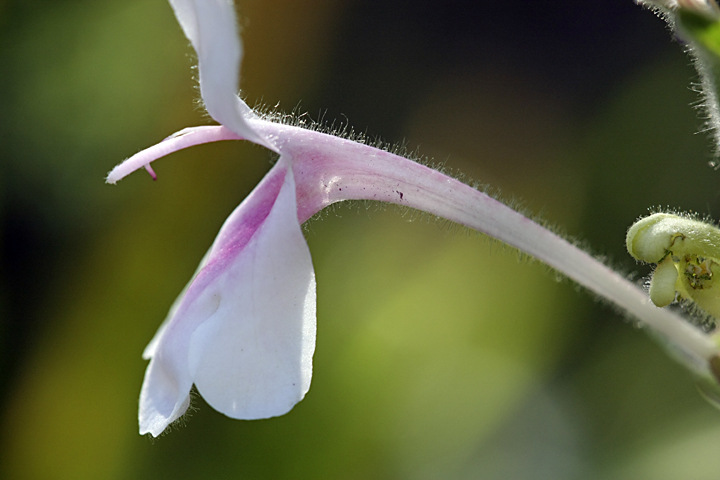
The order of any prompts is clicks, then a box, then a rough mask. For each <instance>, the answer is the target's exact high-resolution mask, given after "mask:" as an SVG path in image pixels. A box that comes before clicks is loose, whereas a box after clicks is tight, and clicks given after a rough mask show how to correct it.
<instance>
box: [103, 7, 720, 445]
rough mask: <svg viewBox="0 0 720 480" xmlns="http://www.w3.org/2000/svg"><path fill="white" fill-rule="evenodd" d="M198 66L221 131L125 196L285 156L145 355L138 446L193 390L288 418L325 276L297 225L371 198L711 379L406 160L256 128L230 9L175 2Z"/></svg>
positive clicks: (628, 297)
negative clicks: (482, 240)
mask: <svg viewBox="0 0 720 480" xmlns="http://www.w3.org/2000/svg"><path fill="white" fill-rule="evenodd" d="M170 3H171V4H172V6H173V9H174V11H175V14H176V16H177V18H178V21H179V22H180V25H181V26H182V28H183V30H184V31H185V34H186V36H187V37H188V38H189V39H190V42H191V43H192V45H193V47H194V48H195V51H196V52H197V56H198V63H199V72H200V91H201V94H202V99H203V101H204V103H205V107H206V109H207V111H208V113H209V114H210V116H212V118H213V119H215V120H216V121H217V122H218V123H220V125H219V126H204V127H193V128H187V129H184V130H182V131H180V132H178V133H176V134H174V135H172V136H170V137H168V138H167V139H165V140H163V141H162V142H160V143H159V144H157V145H155V146H153V147H150V148H148V149H146V150H144V151H142V152H140V153H138V154H136V155H134V156H132V157H131V158H129V159H127V160H126V161H124V162H123V163H121V164H120V165H118V166H117V167H115V168H114V169H113V170H112V171H111V172H110V173H109V174H108V177H107V181H108V182H109V183H113V184H114V183H116V182H117V181H118V180H120V179H122V178H123V177H124V176H126V175H128V174H129V173H131V172H133V171H135V170H137V169H140V168H146V169H148V171H149V172H150V173H151V175H153V176H154V172H153V171H152V168H151V167H150V163H151V162H152V161H154V160H156V159H158V158H160V157H162V156H165V155H168V154H169V153H172V152H174V151H177V150H180V149H183V148H187V147H191V146H194V145H199V144H202V143H208V142H215V141H222V140H249V141H252V142H254V143H257V144H259V145H262V146H265V147H266V148H269V149H270V150H272V151H274V152H276V153H277V154H279V159H278V161H277V163H276V164H275V165H274V166H273V168H272V169H271V170H270V171H269V172H268V174H267V175H266V176H265V178H264V179H263V180H262V181H261V182H260V184H259V185H258V186H257V187H256V188H255V189H254V190H253V192H252V193H251V194H250V195H249V196H248V197H247V198H246V199H245V200H244V201H243V202H242V203H241V204H240V206H239V207H237V209H236V210H235V211H234V212H233V213H232V214H231V215H230V217H229V218H228V219H227V221H226V222H225V224H224V225H223V226H222V228H221V230H220V232H219V234H218V236H217V238H216V240H215V242H214V243H213V245H212V247H211V248H210V251H209V252H208V254H207V255H206V256H205V258H204V259H203V260H202V262H201V263H200V266H199V268H198V271H197V273H196V274H195V276H194V278H193V279H192V281H191V282H190V283H189V285H188V286H187V287H186V289H185V290H184V291H183V292H182V293H181V295H180V297H179V298H178V300H177V301H176V303H175V305H173V307H172V308H171V309H170V312H169V314H168V317H167V319H166V320H165V322H164V323H163V325H162V326H161V327H160V330H159V331H158V333H157V334H156V335H155V337H154V338H153V340H152V341H151V342H150V344H149V345H148V347H147V348H146V350H145V353H144V355H143V356H144V358H146V359H149V360H150V364H149V366H148V368H147V371H146V373H145V379H144V382H143V386H142V391H141V394H140V412H139V422H140V433H150V434H151V435H153V436H157V435H159V434H160V433H162V432H163V431H164V430H165V429H166V428H167V427H168V425H170V424H171V423H172V422H173V421H175V420H176V419H177V418H179V417H180V416H181V415H183V413H185V411H186V410H187V408H188V405H189V402H190V389H191V387H192V385H193V384H195V385H196V386H197V389H198V391H199V392H200V394H201V395H202V396H203V397H204V398H205V400H207V402H208V403H209V404H210V405H211V406H212V407H213V408H215V409H216V410H218V411H220V412H222V413H224V414H225V415H227V416H229V417H232V418H238V419H258V418H267V417H272V416H276V415H282V414H285V413H287V412H288V411H289V410H290V409H291V408H292V407H293V406H294V405H295V404H296V403H297V402H299V401H300V400H302V398H303V397H304V395H305V394H306V393H307V391H308V389H309V387H310V380H311V376H312V356H313V352H314V350H315V330H316V299H315V290H316V289H315V274H314V271H313V266H312V262H311V258H310V252H309V250H308V247H307V244H306V242H305V239H304V237H303V234H302V230H301V224H302V223H303V222H305V221H306V220H308V219H309V218H310V217H312V216H313V215H314V214H315V213H317V212H319V211H320V210H322V209H323V208H325V207H326V206H328V205H330V204H332V203H334V202H338V201H342V200H348V199H369V200H378V201H383V202H390V203H396V204H401V205H405V206H408V207H412V208H416V209H419V210H423V211H426V212H429V213H431V214H434V215H437V216H440V217H443V218H446V219H448V220H451V221H454V222H457V223H459V224H462V225H465V226H467V227H469V228H472V229H475V230H478V231H480V232H483V233H486V234H488V235H490V236H493V237H495V238H497V239H499V240H501V241H503V242H505V243H507V244H509V245H512V246H514V247H516V248H518V249H520V250H522V251H524V252H525V253H527V254H529V255H532V256H534V257H535V258H537V259H538V260H540V261H542V262H544V263H546V264H548V265H549V266H551V267H553V268H555V269H556V270H558V271H560V272H562V273H564V274H565V275H567V276H568V277H570V278H572V279H573V280H575V281H577V282H578V283H579V284H581V285H583V286H584V287H586V288H588V289H589V290H591V291H592V292H594V293H596V294H598V295H600V296H602V297H604V298H606V299H608V300H610V301H612V302H614V303H615V304H617V305H618V306H619V307H620V308H622V309H623V310H625V311H626V312H627V313H628V314H629V315H630V316H632V317H633V318H635V319H637V320H639V321H640V322H642V323H643V324H644V325H646V326H648V327H649V328H650V329H651V330H652V331H653V332H655V333H656V334H657V335H658V336H660V337H662V338H663V339H666V340H667V341H668V342H669V344H671V346H672V350H673V352H676V353H678V354H679V359H680V360H681V361H682V362H683V363H685V364H686V365H687V366H688V368H690V369H691V370H692V371H693V372H695V373H697V374H699V375H703V376H706V377H708V376H711V373H710V368H709V360H710V359H711V358H713V357H715V356H717V355H718V347H717V346H716V345H715V344H714V342H713V341H712V339H711V338H709V337H708V336H707V335H705V334H703V332H701V331H700V330H698V329H696V328H695V327H693V326H692V325H690V324H688V323H687V322H685V321H684V320H683V319H682V318H681V317H679V316H678V315H677V314H675V313H673V312H671V311H668V310H663V309H659V308H656V307H654V306H653V305H652V304H651V303H650V302H649V300H648V298H647V295H646V293H645V292H643V291H642V289H640V288H638V287H637V286H636V285H635V284H633V283H631V282H629V281H627V280H626V279H625V278H624V277H623V276H621V275H618V274H617V273H615V272H614V271H612V270H611V269H609V268H607V267H606V266H605V265H603V264H602V263H601V262H599V261H597V260H595V259H594V258H593V257H592V256H590V255H589V254H587V253H586V252H584V251H582V250H580V249H578V248H577V247H575V246H574V245H572V244H570V243H569V242H567V241H566V240H564V239H562V238H560V237H558V236H557V235H555V234H553V233H552V232H550V231H549V230H547V229H545V228H544V227H542V226H540V225H538V224H537V223H535V222H533V221H531V220H529V219H528V218H526V217H524V216H522V215H521V214H519V213H518V212H516V211H514V210H512V209H511V208H509V207H507V206H506V205H504V204H502V203H500V202H498V201H497V200H495V199H493V198H491V197H489V196H487V195H486V194H484V193H482V192H478V191H477V190H475V189H473V188H471V187H469V186H467V185H465V184H463V183H461V182H459V181H457V180H455V179H453V178H450V177H447V176H445V175H443V174H441V173H440V172H437V171H434V170H432V169H430V168H427V167H425V166H423V165H420V164H417V163H415V162H412V161H410V160H408V159H405V158H402V157H399V156H397V155H393V154H391V153H389V152H386V151H383V150H380V149H377V148H373V147H370V146H367V145H363V144H359V143H355V142H352V141H350V140H347V139H343V138H338V137H334V136H331V135H326V134H323V133H320V132H316V131H311V130H305V129H302V128H299V127H294V126H289V125H283V124H279V123H273V122H271V121H268V120H265V119H262V118H260V117H258V116H257V115H256V114H255V113H254V112H253V111H252V110H251V109H250V108H249V107H248V106H247V105H246V104H245V103H244V102H243V101H242V100H241V99H240V98H239V97H238V96H237V93H236V89H237V85H238V71H239V66H240V60H241V57H242V45H241V44H240V42H239V39H238V36H237V29H236V24H235V13H234V9H233V5H232V3H231V2H230V0H170Z"/></svg>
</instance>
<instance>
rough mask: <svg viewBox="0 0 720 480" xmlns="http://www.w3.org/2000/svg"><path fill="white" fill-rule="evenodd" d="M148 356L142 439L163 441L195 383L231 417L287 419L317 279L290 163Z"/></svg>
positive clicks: (225, 243)
mask: <svg viewBox="0 0 720 480" xmlns="http://www.w3.org/2000/svg"><path fill="white" fill-rule="evenodd" d="M171 315H172V319H171V320H170V321H169V322H166V323H164V324H163V326H162V327H161V329H160V331H159V332H158V334H157V335H156V337H155V338H154V339H153V341H152V342H151V344H150V345H148V349H146V354H147V355H149V356H152V359H151V361H150V365H149V366H148V369H147V372H146V374H145V381H144V383H143V388H142V391H141V395H140V415H139V420H140V432H141V433H151V434H152V435H154V436H157V435H159V434H160V433H161V432H162V431H163V430H164V429H165V428H166V427H167V426H168V425H169V424H170V423H172V422H173V421H175V420H176V419H177V418H178V417H179V416H180V415H182V414H183V413H184V412H185V410H186V409H187V405H188V399H189V392H190V387H191V386H192V383H193V382H194V383H195V384H196V385H197V387H198V390H199V391H200V393H201V394H202V395H203V397H204V398H205V399H206V400H207V402H208V403H209V404H210V405H211V406H213V407H214V408H215V409H217V410H219V411H220V412H222V413H225V414H226V415H229V416H231V417H234V418H245V419H253V418H264V417H269V416H275V415H281V414H283V413H286V412H287V411H288V410H290V409H291V408H292V406H293V405H294V404H295V403H297V402H298V401H300V400H301V399H302V398H303V396H304V395H305V393H306V392H307V390H308V389H309V387H310V379H311V376H312V355H313V352H314V350H315V328H316V327H315V325H316V320H315V275H314V272H313V268H312V262H311V259H310V252H309V250H308V247H307V244H306V242H305V239H304V237H303V234H302V230H301V227H300V223H299V221H298V216H297V204H296V191H295V183H294V178H293V172H292V170H291V168H290V167H289V165H288V162H286V161H285V160H284V159H281V160H280V161H279V162H278V164H277V165H276V166H275V167H274V168H273V169H272V170H271V171H270V173H269V174H268V175H267V176H266V177H265V179H263V181H262V182H261V183H260V185H258V186H257V187H256V189H255V190H254V191H253V192H252V193H251V194H250V195H249V196H248V197H247V198H246V199H245V201H244V202H243V203H242V204H241V205H240V206H239V207H238V208H237V209H236V210H235V211H234V212H233V213H232V215H230V217H229V218H228V220H227V221H226V222H225V224H224V225H223V227H222V229H221V230H220V233H219V234H218V237H217V238H216V240H215V242H214V244H213V246H212V248H211V249H210V252H209V253H208V255H207V256H206V258H205V259H203V263H201V269H200V271H199V272H198V274H197V276H196V277H195V279H194V280H193V281H192V283H191V285H190V286H189V287H188V288H187V290H186V292H185V294H184V295H183V297H182V299H181V300H180V302H179V304H178V305H177V307H176V306H173V309H172V311H171Z"/></svg>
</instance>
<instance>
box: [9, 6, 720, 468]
mask: <svg viewBox="0 0 720 480" xmlns="http://www.w3.org/2000/svg"><path fill="white" fill-rule="evenodd" d="M238 9H239V11H240V12H241V21H240V22H241V25H242V27H243V38H244V42H245V48H246V56H245V60H244V62H243V73H242V88H243V92H244V94H245V95H246V96H247V98H248V100H249V102H250V103H251V104H252V103H253V102H255V101H256V100H257V101H259V102H262V103H264V104H267V105H276V104H279V108H280V109H283V110H285V111H291V110H293V109H294V108H296V107H297V106H298V104H299V107H297V108H299V110H300V111H306V112H308V115H309V116H310V117H311V118H314V119H320V118H324V119H325V120H326V121H332V120H337V121H338V122H340V123H343V124H345V123H347V124H349V125H350V126H352V127H354V129H355V130H356V131H361V132H366V133H367V134H368V135H370V136H372V137H375V136H379V137H381V138H383V139H384V140H386V141H388V142H391V143H405V144H406V145H407V146H408V147H409V148H410V149H411V150H413V149H415V148H416V147H419V152H420V154H422V155H426V156H428V157H432V158H434V161H435V162H436V163H443V164H445V165H446V166H447V167H448V168H450V169H452V170H455V171H458V172H462V173H464V174H467V175H468V176H469V177H470V178H472V179H474V180H477V181H479V182H481V183H485V184H489V185H491V186H492V187H493V188H495V189H500V190H501V192H502V194H503V195H504V197H505V198H508V199H516V200H520V201H521V202H522V203H523V204H524V205H525V206H526V207H527V208H528V209H529V210H530V211H531V212H533V213H539V214H542V216H543V217H544V218H545V219H547V220H548V221H550V222H551V223H554V224H557V225H558V226H560V227H562V228H564V229H565V230H566V231H567V232H568V234H569V235H572V236H573V237H576V238H579V239H582V240H586V241H587V243H588V244H589V245H590V246H591V248H592V249H593V252H594V253H596V254H598V255H604V256H607V257H608V258H610V259H611V261H612V262H613V263H614V264H617V265H618V267H619V268H620V269H622V270H623V271H625V272H627V273H628V274H633V275H634V278H637V279H638V280H639V279H640V278H641V277H642V276H643V275H646V274H647V273H648V270H647V269H646V268H645V267H640V266H636V265H635V264H634V263H633V262H632V261H631V259H630V258H629V257H628V255H627V254H626V253H625V252H624V248H623V244H624V235H625V231H626V229H627V227H628V226H629V225H630V224H631V223H632V222H633V220H635V219H636V218H637V217H638V216H640V215H642V214H644V213H646V212H647V208H648V207H652V206H660V207H665V206H670V207H674V208H678V209H682V210H690V211H695V212H699V213H701V214H710V215H714V216H715V218H718V216H720V188H718V185H719V184H720V172H715V171H713V170H712V169H711V168H709V167H708V165H707V164H708V161H709V160H710V159H711V156H710V154H711V151H712V149H711V146H710V144H709V141H708V139H707V138H706V137H705V136H704V135H702V134H696V132H698V131H699V130H700V128H701V124H702V121H701V120H700V119H699V118H698V116H697V112H696V111H694V110H693V108H692V104H693V103H694V102H696V101H697V99H698V96H697V94H696V93H694V92H693V91H692V88H691V87H690V85H691V82H692V81H693V79H694V73H693V70H692V68H691V66H690V62H689V60H688V58H687V57H686V56H684V54H683V53H682V46H681V45H680V44H679V43H678V42H675V41H673V40H672V38H671V36H670V35H669V34H668V32H667V30H666V27H665V26H664V24H663V23H662V21H661V20H659V19H658V18H656V17H655V16H653V15H652V14H651V13H650V12H647V11H643V10H642V9H641V8H639V7H637V6H636V5H634V4H633V3H632V2H631V1H630V0H607V1H603V2H577V1H576V0H553V1H549V0H548V1H544V0H535V1H520V2H498V1H487V0H483V1H477V0H475V1H470V0H457V1H440V0H436V1H429V0H415V1H411V0H386V1H365V2H363V1H349V0H347V1H343V0H238ZM192 65H193V55H192V51H191V49H190V48H189V47H188V45H187V41H186V39H185V38H184V37H183V35H182V32H181V30H180V28H179V27H178V26H177V24H176V22H175V20H174V17H173V15H172V11H171V9H170V7H169V6H168V5H167V4H166V2H165V1H163V0H123V1H120V0H104V1H102V2H99V1H96V0H0V72H2V74H1V75H0V92H1V94H0V102H1V103H0V107H1V109H0V112H2V115H0V124H1V127H0V139H1V141H2V145H1V146H2V149H1V150H0V151H1V152H2V153H0V155H2V161H1V162H0V168H1V169H0V179H1V180H2V181H1V182H0V192H1V193H2V195H1V196H0V218H1V219H2V230H1V232H2V243H1V244H2V248H3V254H2V261H3V268H2V277H1V278H0V281H1V282H2V284H1V285H2V289H1V291H0V478H3V479H5V478H7V479H86V478H87V479H144V478H153V479H157V478H218V479H220V478H248V479H283V478H292V479H304V478H308V479H325V478H327V479H335V478H341V479H370V478H372V479H384V478H387V479H390V478H392V479H395V478H399V479H411V478H412V479H435V478H443V479H444V478H459V479H471V478H472V479H475V478H482V479H508V478H512V479H555V480H556V479H571V478H582V479H654V480H658V479H659V480H662V479H678V478H682V479H683V480H692V479H716V478H718V477H719V476H720V455H718V454H717V452H718V451H720V412H718V411H716V410H715V409H714V408H713V407H712V406H710V405H709V404H707V403H706V402H705V401H704V400H703V399H702V398H701V397H700V395H699V394H698V393H697V391H696V388H695V385H694V382H693V379H692V378H691V377H689V376H688V374H687V373H686V372H685V371H683V370H682V369H681V367H679V366H678V365H676V364H675V363H674V362H673V361H672V360H670V359H669V358H668V357H666V356H665V355H664V353H663V352H662V351H661V350H660V349H659V348H658V347H657V346H656V345H655V344H653V343H652V342H651V341H650V340H649V339H648V338H647V336H646V335H645V334H644V333H643V332H642V331H640V330H638V329H635V328H633V327H632V326H631V325H629V324H628V323H627V322H626V321H624V320H623V319H621V318H620V317H618V316H617V315H616V314H615V313H614V312H613V310H612V309H611V308H609V307H607V306H606V305H604V304H602V303H601V302H597V301H595V300H594V299H593V298H591V297H590V296H589V295H587V294H586V293H585V292H582V291H578V289H577V288H576V287H575V286H573V285H572V284H571V283H569V282H567V281H558V279H556V276H555V274H553V273H552V272H548V271H547V269H545V268H543V266H542V265H539V264H533V263H528V262H519V261H518V260H517V255H516V254H515V253H513V252H512V251H509V250H507V249H504V248H502V247H501V246H499V245H498V244H496V243H493V242H490V241H488V240H487V239H485V238H483V237H481V236H479V235H476V234H473V233H469V234H468V233H466V232H465V231H463V230H462V229H458V228H455V227H452V226H449V225H447V224H445V223H442V222H440V223H438V222H434V221H432V220H427V219H425V218H419V219H418V218H416V217H413V216H412V215H403V212H401V211H398V210H397V209H395V208H393V207H387V208H386V207H383V206H381V205H374V204H359V205H358V204H356V205H350V206H340V207H338V208H335V209H333V210H332V211H331V212H330V213H329V214H327V215H325V216H324V218H323V219H321V220H314V221H312V222H311V223H310V224H309V225H308V229H307V233H306V236H307V239H308V242H309V244H310V249H311V251H312V255H313V261H314V264H315V268H316V274H317V281H318V344H317V352H316V355H315V375H314V378H313V385H312V388H311V390H310V392H309V394H308V395H307V397H306V399H305V400H304V401H303V402H301V403H300V404H299V405H298V406H297V407H295V409H294V410H293V411H292V412H291V413H290V414H288V415H286V416H284V417H281V418H276V419H271V420H264V421H254V422H244V421H235V420H230V419H227V418H225V417H223V416H222V415H221V414H219V413H217V412H215V411H213V410H212V409H211V408H210V407H208V406H207V405H206V404H204V402H203V401H202V399H200V398H196V400H195V403H194V405H195V406H196V407H197V410H196V411H194V412H193V413H192V415H191V416H190V417H189V418H188V419H187V425H186V426H185V427H182V428H178V429H176V430H175V431H173V432H172V433H171V434H169V435H165V436H163V437H161V438H159V439H157V440H156V441H151V440H150V439H149V438H146V437H141V436H139V435H138V434H137V418H136V415H137V397H138V394H139V391H140V385H141V381H142V377H143V372H144V369H145V365H146V362H144V361H143V360H142V359H141V358H140V354H141V352H142V350H143V348H144V346H145V344H146V343H147V342H148V341H149V339H150V338H151V337H152V335H153V333H154V331H155V329H156V328H157V326H158V325H159V323H160V321H161V320H162V319H163V318H164V315H165V313H166V311H167V308H168V307H169V305H170V304H171V303H172V301H173V300H174V298H175V296H176V295H177V293H178V292H179V291H180V290H181V289H182V287H183V286H184V285H185V283H186V282H187V280H188V279H189V277H190V275H191V274H192V272H193V271H194V269H195V267H196V265H197V263H198V261H199V260H200V258H201V257H202V255H203V254H204V253H205V251H206V250H207V248H208V246H209V245H210V243H211V242H212V240H213V238H214V236H215V234H216V233H217V230H218V229H219V227H220V225H221V224H222V222H223V220H224V218H225V217H226V216H227V215H228V214H229V213H230V212H231V211H232V209H233V208H234V207H235V206H236V205H237V204H238V203H239V202H240V201H241V200H242V199H243V198H244V196H245V195H246V194H247V193H248V192H249V191H250V190H251V189H252V188H253V186H254V185H255V184H256V182H257V181H258V180H259V179H260V178H261V177H262V175H263V174H264V173H265V172H266V171H267V170H268V168H269V165H270V163H269V162H270V157H269V156H268V154H267V152H265V151H263V150H262V149H261V148H259V147H255V146H252V145H247V144H243V143H239V142H225V143H222V144H212V145H205V146H200V147H195V148H193V149H190V150H187V151H183V152H179V153H177V154H175V155H173V156H171V157H169V158H166V159H163V160H161V161H159V162H157V163H156V164H155V170H156V171H157V173H158V175H159V180H158V181H157V182H155V183H153V182H152V181H151V180H150V178H149V176H148V175H146V174H144V173H142V172H139V173H136V174H134V175H132V176H130V177H129V178H127V179H125V180H123V181H122V182H121V183H120V184H119V185H118V186H115V187H112V186H108V185H105V184H104V183H103V178H104V176H105V174H106V173H107V172H108V171H109V170H110V169H111V168H112V167H113V166H114V165H115V164H116V163H118V162H120V161H121V160H122V159H124V158H126V157H128V156H130V155H131V154H133V153H135V152H137V151H138V150H140V149H142V148H145V147H147V146H149V145H152V144H154V143H156V142H158V141H159V140H161V139H162V138H164V137H166V136H167V135H169V134H170V133H172V132H175V131H177V130H179V129H181V128H183V127H186V126H192V125H197V124H206V123H209V122H210V121H209V119H208V118H207V116H206V115H205V114H204V112H202V111H201V110H200V109H199V108H198V107H197V104H196V102H195V100H196V99H197V92H196V89H195V86H196V84H195V81H194V80H193V78H192V75H193V74H194V71H192V70H191V66H192Z"/></svg>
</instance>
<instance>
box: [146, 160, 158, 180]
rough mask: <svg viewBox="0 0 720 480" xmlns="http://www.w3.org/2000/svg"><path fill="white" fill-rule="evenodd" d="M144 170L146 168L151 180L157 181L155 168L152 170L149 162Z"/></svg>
mask: <svg viewBox="0 0 720 480" xmlns="http://www.w3.org/2000/svg"><path fill="white" fill-rule="evenodd" d="M145 170H147V172H148V173H149V174H150V176H151V177H152V179H153V181H157V174H156V173H155V170H153V168H152V167H151V166H150V164H149V163H148V164H147V165H145Z"/></svg>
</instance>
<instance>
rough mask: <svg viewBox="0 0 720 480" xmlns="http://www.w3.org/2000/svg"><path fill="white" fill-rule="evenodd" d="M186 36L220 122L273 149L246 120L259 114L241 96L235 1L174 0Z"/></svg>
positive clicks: (212, 113) (207, 99)
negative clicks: (193, 49) (239, 94)
mask: <svg viewBox="0 0 720 480" xmlns="http://www.w3.org/2000/svg"><path fill="white" fill-rule="evenodd" d="M170 4H171V5H172V7H173V10H174V11H175V16H176V17H177V19H178V22H180V26H182V29H183V31H184V32H185V36H187V38H188V39H189V40H190V43H192V45H193V47H194V48H195V52H196V53H197V56H198V71H199V73H200V93H201V95H202V98H203V101H204V102H205V108H206V109H207V111H208V113H209V114H210V116H211V117H212V118H214V119H215V120H216V121H217V122H218V123H220V124H222V125H225V126H226V127H227V128H229V129H230V130H232V131H233V132H235V133H236V134H238V135H240V136H241V137H243V138H246V139H248V140H250V141H251V142H254V143H257V144H259V145H263V146H265V147H267V148H269V149H271V150H274V151H277V149H276V148H275V147H274V146H273V145H272V144H271V142H270V141H268V140H267V139H265V138H264V137H262V136H260V135H258V134H257V133H255V131H254V130H253V129H252V128H251V127H250V125H248V123H247V121H246V119H247V118H253V117H255V114H254V113H253V111H252V109H251V108H250V107H248V106H247V104H246V103H245V102H243V101H242V100H241V99H240V98H239V97H238V96H237V91H238V79H239V74H240V61H241V59H242V54H243V48H242V43H241V42H240V38H239V36H238V31H237V24H236V19H235V9H234V7H233V3H232V1H231V0H170Z"/></svg>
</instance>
